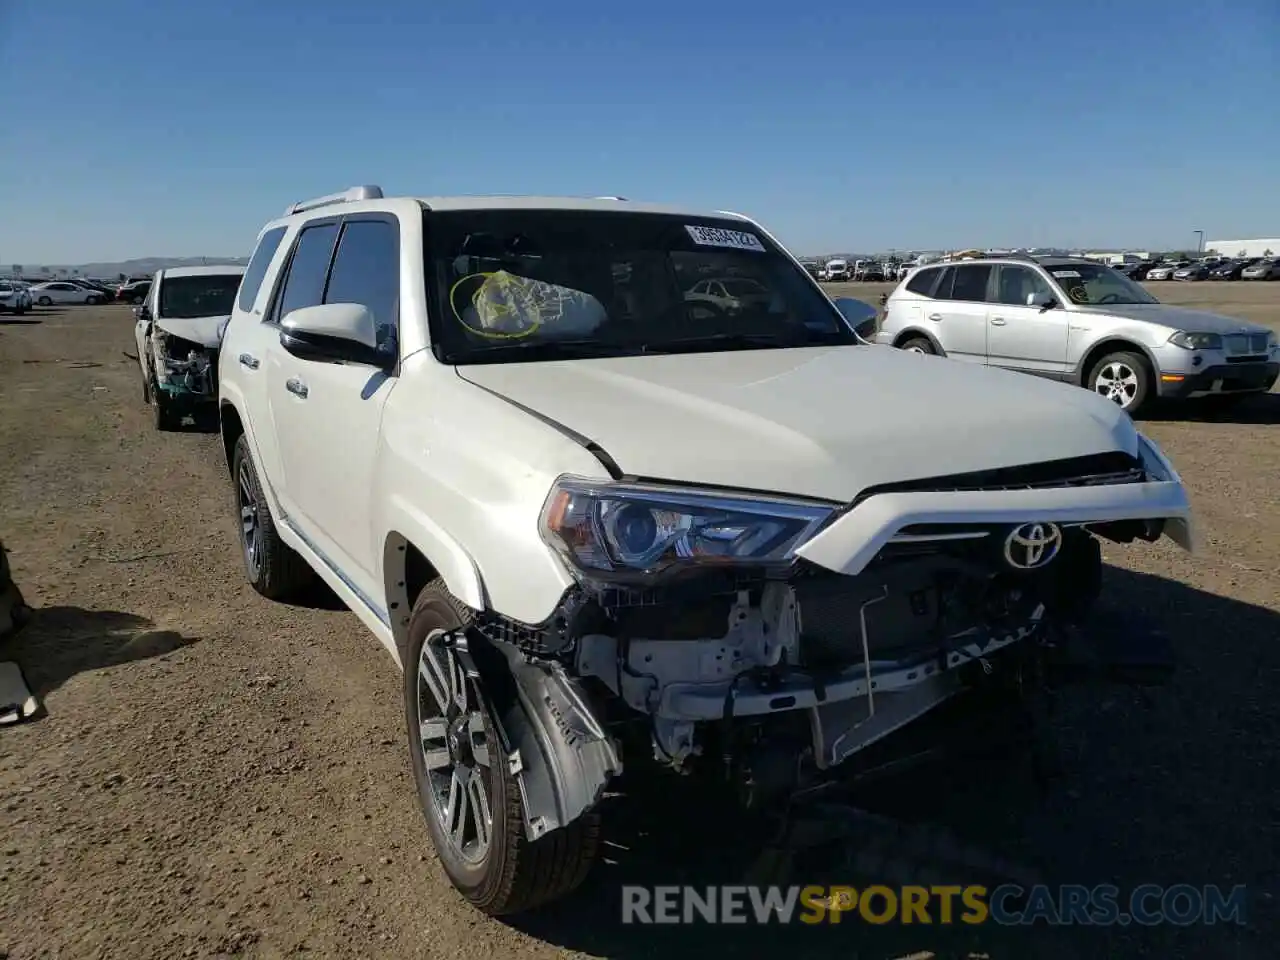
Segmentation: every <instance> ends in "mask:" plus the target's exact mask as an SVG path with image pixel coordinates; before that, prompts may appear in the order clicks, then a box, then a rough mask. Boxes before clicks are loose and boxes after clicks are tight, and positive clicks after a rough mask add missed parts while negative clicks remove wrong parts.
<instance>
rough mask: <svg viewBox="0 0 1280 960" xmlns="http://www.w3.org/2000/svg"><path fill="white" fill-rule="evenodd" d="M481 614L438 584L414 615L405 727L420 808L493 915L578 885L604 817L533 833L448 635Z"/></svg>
mask: <svg viewBox="0 0 1280 960" xmlns="http://www.w3.org/2000/svg"><path fill="white" fill-rule="evenodd" d="M472 616H473V614H472V612H471V610H470V609H469V608H468V607H467V606H466V605H465V604H462V603H460V602H459V601H458V600H456V599H455V598H454V597H453V596H452V595H451V594H450V593H449V592H448V590H446V589H445V586H444V584H443V582H442V581H440V580H436V581H433V582H432V583H430V584H428V585H427V586H426V587H425V588H424V589H423V591H422V593H420V594H419V595H418V599H417V602H416V603H415V604H414V605H413V611H412V613H411V614H410V616H409V642H408V645H407V649H406V650H405V656H404V707H405V724H406V726H407V728H408V731H409V753H410V765H411V768H412V771H413V779H414V785H415V787H416V788H417V791H418V803H419V806H420V807H421V809H422V814H423V817H424V818H425V819H426V821H427V830H428V832H429V833H430V834H431V841H432V843H433V845H434V846H435V849H436V853H437V855H438V856H439V858H440V863H441V866H443V867H444V871H445V874H446V875H447V876H448V877H449V881H450V883H452V884H453V886H454V888H455V889H457V891H458V892H459V893H461V894H462V896H463V897H464V898H465V899H466V900H467V902H469V903H470V904H471V905H472V906H474V907H476V908H477V909H478V910H480V911H481V912H483V913H486V914H488V915H490V916H503V915H510V914H515V913H521V912H523V911H526V910H530V909H532V908H534V907H537V906H541V905H542V904H544V903H548V902H550V901H552V900H556V899H559V898H560V897H563V896H565V895H567V894H568V893H570V892H571V891H573V890H574V889H576V888H577V887H578V886H579V885H580V884H581V883H582V881H583V880H584V879H586V876H587V874H588V872H589V871H590V869H591V866H592V864H593V863H594V862H595V859H596V854H597V852H598V850H599V846H600V815H599V812H598V811H596V810H589V811H587V812H586V813H584V814H582V816H580V817H579V818H578V819H577V820H575V821H573V822H572V823H570V824H568V825H567V826H565V827H562V828H560V829H558V830H554V831H552V832H551V833H548V834H546V835H544V836H542V837H539V838H538V839H537V840H534V841H530V840H528V839H527V837H526V836H525V829H524V811H523V809H522V802H521V799H520V790H519V786H518V785H517V783H516V779H515V777H514V776H513V774H512V773H511V771H510V770H509V768H508V767H507V764H506V762H505V758H504V757H503V756H502V752H501V748H500V746H499V740H498V737H497V735H496V733H495V731H494V726H493V721H492V719H491V716H490V713H489V706H488V703H487V701H485V699H484V695H483V691H482V690H481V689H480V687H479V685H478V684H477V683H476V681H475V680H474V679H473V678H469V677H467V676H466V675H465V672H464V670H463V667H462V663H461V661H460V660H459V659H458V657H457V656H456V655H455V654H454V653H453V651H452V649H451V648H450V647H449V645H448V644H447V643H445V642H444V641H445V638H446V636H447V634H448V633H449V632H450V631H453V630H456V629H459V628H461V627H465V626H467V625H468V624H469V623H470V622H471V620H472Z"/></svg>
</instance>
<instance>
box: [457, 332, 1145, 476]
mask: <svg viewBox="0 0 1280 960" xmlns="http://www.w3.org/2000/svg"><path fill="white" fill-rule="evenodd" d="M456 369H457V372H458V375H459V376H460V377H462V378H463V379H464V380H467V381H469V382H471V383H473V384H476V385H477V386H480V387H483V388H485V389H486V390H488V391H490V392H492V393H495V394H498V395H499V396H502V397H505V398H507V399H508V400H511V401H513V402H514V403H517V404H519V405H521V406H523V407H526V408H528V409H529V410H532V411H534V412H536V413H538V414H540V415H542V416H543V417H548V418H550V419H551V420H554V421H556V422H558V423H559V424H561V425H563V426H565V427H568V428H569V429H571V430H573V431H575V432H576V433H578V434H581V435H582V436H584V437H586V438H588V439H590V440H593V441H595V442H596V443H598V444H599V445H600V447H601V448H603V449H604V451H605V452H607V453H608V454H609V456H611V457H612V458H613V459H614V461H615V462H616V463H617V464H618V466H619V467H620V468H621V469H622V471H623V472H624V473H626V474H628V475H630V476H636V477H644V478H648V479H656V480H667V481H672V482H686V483H699V484H708V485H714V486H720V487H730V488H738V489H751V490H761V491H769V492H774V493H789V494H794V495H800V496H808V497H817V498H822V499H827V500H833V501H839V502H843V501H848V500H850V499H852V498H853V497H855V496H856V495H857V494H858V493H859V492H860V491H862V490H863V489H865V488H867V487H869V486H873V485H876V484H881V483H888V482H892V481H898V480H917V479H923V478H927V477H933V476H942V475H945V474H954V473H965V472H969V471H974V470H984V469H992V468H997V467H1009V466H1016V465H1020V464H1028V463H1037V462H1043V461H1047V460H1058V459H1063V458H1067V457H1077V456H1086V455H1089V454H1096V453H1106V452H1110V451H1115V450H1123V451H1125V452H1127V453H1131V454H1136V453H1137V431H1136V430H1135V428H1134V426H1133V421H1132V420H1130V419H1129V416H1128V415H1127V414H1126V413H1124V412H1123V411H1121V410H1120V408H1119V407H1117V406H1115V405H1114V404H1112V403H1111V402H1110V401H1108V400H1105V399H1103V398H1101V397H1098V396H1096V395H1094V394H1092V393H1089V392H1088V391H1085V390H1081V389H1080V388H1079V387H1074V386H1067V385H1065V384H1060V383H1054V382H1051V381H1048V380H1040V379H1037V378H1035V377H1030V376H1027V375H1026V374H1020V373H1011V372H1007V371H1000V370H987V369H983V368H976V367H973V366H970V365H968V364H965V363H961V362H958V361H954V360H946V359H943V358H941V357H933V356H921V355H918V354H909V353H905V352H903V351H900V350H893V349H887V348H886V349H879V348H876V347H859V346H840V347H806V348H799V349H790V350H739V351H730V352H724V353H710V354H707V353H702V354H677V355H666V356H663V355H653V356H640V357H618V358H611V359H590V360H565V361H556V362H550V363H543V362H534V363H508V364H484V365H467V366H460V367H457V368H456Z"/></svg>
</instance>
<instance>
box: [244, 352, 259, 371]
mask: <svg viewBox="0 0 1280 960" xmlns="http://www.w3.org/2000/svg"><path fill="white" fill-rule="evenodd" d="M240 365H241V366H243V367H248V368H249V369H250V370H257V369H258V358H257V357H254V356H251V355H250V354H247V353H242V354H240Z"/></svg>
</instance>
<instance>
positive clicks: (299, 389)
mask: <svg viewBox="0 0 1280 960" xmlns="http://www.w3.org/2000/svg"><path fill="white" fill-rule="evenodd" d="M284 388H285V389H286V390H288V391H289V392H290V393H292V394H293V395H294V396H295V397H301V398H302V399H303V400H305V399H306V398H307V385H306V384H305V383H303V382H302V381H301V380H299V379H298V378H297V377H290V378H289V379H288V380H286V381H285V384H284Z"/></svg>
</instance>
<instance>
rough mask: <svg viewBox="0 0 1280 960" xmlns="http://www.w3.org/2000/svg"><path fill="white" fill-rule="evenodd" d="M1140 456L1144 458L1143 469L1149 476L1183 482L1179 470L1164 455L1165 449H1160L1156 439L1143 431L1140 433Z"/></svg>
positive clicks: (1154, 478)
mask: <svg viewBox="0 0 1280 960" xmlns="http://www.w3.org/2000/svg"><path fill="white" fill-rule="evenodd" d="M1138 457H1139V459H1141V460H1142V469H1143V470H1145V471H1146V472H1147V476H1148V477H1150V478H1151V479H1152V480H1155V481H1160V482H1164V481H1169V480H1172V481H1174V482H1175V483H1181V482H1182V477H1180V476H1178V471H1177V470H1175V469H1174V468H1173V464H1172V463H1170V462H1169V458H1168V457H1166V456H1165V455H1164V451H1163V450H1161V449H1160V447H1159V446H1158V445H1157V444H1156V442H1155V441H1154V440H1152V439H1151V438H1150V437H1148V436H1147V435H1146V434H1143V433H1139V434H1138Z"/></svg>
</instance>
